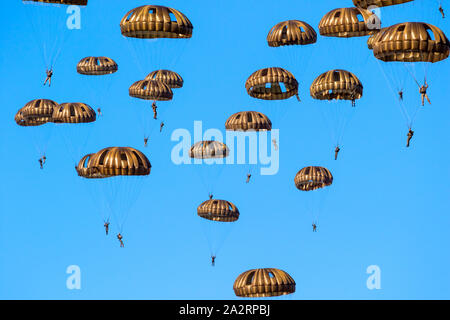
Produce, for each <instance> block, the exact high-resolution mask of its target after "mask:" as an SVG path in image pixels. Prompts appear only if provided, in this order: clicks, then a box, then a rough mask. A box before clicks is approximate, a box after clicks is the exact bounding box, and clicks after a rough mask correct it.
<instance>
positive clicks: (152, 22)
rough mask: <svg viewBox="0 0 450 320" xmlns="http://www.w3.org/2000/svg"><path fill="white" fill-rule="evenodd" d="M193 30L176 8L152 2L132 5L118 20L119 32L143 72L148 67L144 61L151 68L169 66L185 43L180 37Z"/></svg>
mask: <svg viewBox="0 0 450 320" xmlns="http://www.w3.org/2000/svg"><path fill="white" fill-rule="evenodd" d="M193 29H194V27H193V25H192V23H191V22H190V21H189V19H188V18H187V17H186V16H185V15H184V14H183V13H181V12H180V11H178V10H176V9H173V8H169V7H164V6H156V5H145V6H141V7H138V8H134V9H132V10H130V11H129V12H128V13H127V14H126V15H125V16H124V17H123V18H122V20H121V22H120V30H121V33H122V35H123V36H124V37H126V38H127V40H128V42H129V43H130V45H131V46H132V49H133V52H134V53H135V58H136V60H137V62H138V64H139V65H140V67H141V69H142V71H143V72H145V69H147V68H148V66H147V65H145V63H146V62H147V61H149V62H151V63H152V64H153V69H154V68H155V67H162V66H166V67H170V66H171V65H173V64H174V63H175V60H176V59H177V58H178V57H179V56H180V55H181V53H182V52H183V51H184V50H183V49H184V48H183V45H186V43H185V42H186V41H181V42H180V39H184V40H186V39H189V38H191V37H192V32H193ZM175 39H176V40H177V41H173V40H175ZM183 42H184V43H183ZM148 57H151V59H149V58H148ZM147 72H148V71H147Z"/></svg>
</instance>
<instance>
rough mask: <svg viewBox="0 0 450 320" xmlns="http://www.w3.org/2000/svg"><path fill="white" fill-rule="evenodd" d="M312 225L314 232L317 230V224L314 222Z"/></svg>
mask: <svg viewBox="0 0 450 320" xmlns="http://www.w3.org/2000/svg"><path fill="white" fill-rule="evenodd" d="M312 227H313V232H317V224H315V223H314V222H313V224H312Z"/></svg>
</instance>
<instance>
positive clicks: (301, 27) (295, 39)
mask: <svg viewBox="0 0 450 320" xmlns="http://www.w3.org/2000/svg"><path fill="white" fill-rule="evenodd" d="M316 41H317V33H316V31H315V30H314V28H313V27H311V26H310V25H309V24H307V23H306V22H303V21H299V20H288V21H283V22H280V23H278V24H277V25H275V26H274V27H273V28H272V29H270V31H269V34H268V35H267V44H268V45H269V47H280V46H289V45H307V44H312V43H315V42H316Z"/></svg>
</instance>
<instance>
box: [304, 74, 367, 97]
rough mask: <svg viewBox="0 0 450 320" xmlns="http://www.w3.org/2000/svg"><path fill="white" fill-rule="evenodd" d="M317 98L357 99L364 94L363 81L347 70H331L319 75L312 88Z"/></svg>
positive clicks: (312, 93) (311, 91)
mask: <svg viewBox="0 0 450 320" xmlns="http://www.w3.org/2000/svg"><path fill="white" fill-rule="evenodd" d="M310 93H311V97H313V98H314V99H317V100H356V99H360V98H361V97H362V94H363V85H362V83H361V81H359V79H358V78H357V77H356V76H355V75H354V74H353V73H351V72H349V71H346V70H330V71H328V72H325V73H322V74H321V75H320V76H318V77H317V78H316V79H315V80H314V82H313V83H312V85H311V88H310Z"/></svg>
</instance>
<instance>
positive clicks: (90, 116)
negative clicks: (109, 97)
mask: <svg viewBox="0 0 450 320" xmlns="http://www.w3.org/2000/svg"><path fill="white" fill-rule="evenodd" d="M96 117H97V115H96V113H95V111H94V109H92V108H91V107H90V106H88V105H87V104H85V103H80V102H75V103H62V104H60V105H59V106H58V107H57V108H54V109H53V114H52V122H54V123H88V122H94V121H95V119H96Z"/></svg>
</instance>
